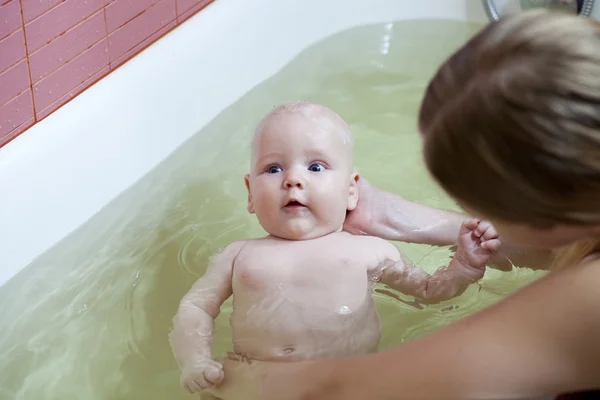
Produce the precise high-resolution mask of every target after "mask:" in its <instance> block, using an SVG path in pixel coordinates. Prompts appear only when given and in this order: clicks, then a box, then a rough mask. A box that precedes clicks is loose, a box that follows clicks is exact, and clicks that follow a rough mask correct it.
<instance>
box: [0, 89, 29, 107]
mask: <svg viewBox="0 0 600 400" xmlns="http://www.w3.org/2000/svg"><path fill="white" fill-rule="evenodd" d="M28 90H31V92H32V95H31V96H32V97H33V90H32V89H31V86H27V88H26V89H25V90H23V91H22V92H20V93H19V94H17V95H15V96H14V97H11V98H10V99H8V100H6V101H5V102H4V103H2V104H0V108H2V107H4V106H5V105H7V104H8V103H10V102H11V101H13V100H14V99H16V98H17V97H19V96H20V95H22V94H23V93H25V92H26V91H28Z"/></svg>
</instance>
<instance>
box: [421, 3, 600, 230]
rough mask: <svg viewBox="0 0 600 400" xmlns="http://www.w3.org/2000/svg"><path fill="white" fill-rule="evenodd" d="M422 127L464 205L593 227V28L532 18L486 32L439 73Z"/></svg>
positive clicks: (577, 21)
mask: <svg viewBox="0 0 600 400" xmlns="http://www.w3.org/2000/svg"><path fill="white" fill-rule="evenodd" d="M419 125H420V130H421V132H422V134H423V135H424V138H425V140H424V154H425V160H426V163H427V166H428V168H429V170H430V172H431V173H432V175H433V176H434V177H435V179H436V180H437V181H438V182H439V184H440V185H441V186H442V187H443V188H444V189H445V190H446V191H447V192H448V193H449V194H450V195H451V196H453V197H454V198H455V199H457V200H458V201H459V202H460V203H462V204H463V205H468V206H469V207H471V208H473V209H474V210H477V211H480V212H481V213H482V214H484V215H485V216H488V217H493V218H497V219H500V220H503V221H507V222H514V223H519V224H526V225H530V226H533V227H538V228H544V227H551V226H553V225H556V224H558V223H563V224H571V225H592V224H599V225H600V24H598V23H596V22H594V21H592V20H590V19H584V18H580V17H575V16H568V15H563V14H559V13H547V12H539V11H535V12H526V13H522V14H519V15H517V16H514V17H510V18H504V19H502V20H501V21H499V22H495V23H492V24H490V25H488V26H487V27H486V28H484V29H483V30H482V31H481V32H480V33H479V34H477V35H476V36H475V37H474V38H472V39H471V40H470V41H469V42H468V43H467V44H466V45H465V46H463V47H462V48H461V49H459V50H458V51H457V52H456V53H455V54H454V55H452V56H451V57H450V58H449V59H448V60H447V61H446V62H445V63H444V64H443V65H442V66H441V68H440V69H439V70H438V71H437V73H436V75H435V77H434V78H433V79H432V81H431V82H430V84H429V86H428V88H427V91H426V94H425V97H424V100H423V103H422V105H421V110H420V115H419Z"/></svg>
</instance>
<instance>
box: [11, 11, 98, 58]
mask: <svg viewBox="0 0 600 400" xmlns="http://www.w3.org/2000/svg"><path fill="white" fill-rule="evenodd" d="M99 12H100V10H98V11H96V12H94V13H93V14H91V15H89V16H87V17H86V18H85V19H82V20H81V21H80V22H78V23H76V24H75V25H73V26H72V27H70V28H68V29H67V30H66V31H64V32H62V33H61V34H60V35H58V36H57V37H55V38H54V39H52V40H50V41H49V42H46V43H44V44H43V45H42V46H41V47H40V48H39V49H36V50H35V51H34V52H33V53H31V54H30V55H32V56H33V55H35V53H37V52H39V51H41V50H42V49H43V48H44V47H46V46H48V45H50V44H52V43H54V42H55V41H57V40H58V39H60V38H61V37H63V36H64V35H66V34H67V33H69V32H71V31H72V30H73V29H75V28H77V27H79V26H80V25H83V24H85V23H86V22H88V21H89V20H90V18H92V17H93V16H94V15H96V14H98V13H99ZM23 30H25V28H24V27H23Z"/></svg>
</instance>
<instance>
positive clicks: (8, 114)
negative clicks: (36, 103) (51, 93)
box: [0, 90, 33, 137]
mask: <svg viewBox="0 0 600 400" xmlns="http://www.w3.org/2000/svg"><path fill="white" fill-rule="evenodd" d="M30 118H33V105H32V103H31V90H27V91H26V92H23V93H21V94H20V95H18V96H17V97H15V98H14V99H12V100H11V101H9V102H8V103H6V104H5V105H3V106H0V137H2V136H4V135H5V134H7V133H8V132H10V131H12V130H13V129H15V128H17V127H18V126H19V125H21V124H22V123H23V122H25V121H27V120H28V119H30Z"/></svg>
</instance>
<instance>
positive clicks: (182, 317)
mask: <svg viewBox="0 0 600 400" xmlns="http://www.w3.org/2000/svg"><path fill="white" fill-rule="evenodd" d="M242 246H243V242H235V243H232V244H230V245H229V246H227V247H226V248H225V249H224V250H223V251H222V252H221V253H219V254H217V255H215V256H214V257H213V258H212V259H211V260H210V263H209V265H208V268H207V271H206V273H205V274H204V276H203V277H202V278H200V279H198V281H196V283H194V285H193V286H192V288H191V289H190V290H189V292H188V293H187V294H186V295H185V296H184V297H183V299H182V300H181V302H180V304H179V309H178V310H177V314H176V315H175V317H174V318H173V330H172V331H171V333H170V335H169V341H170V343H171V348H172V350H173V354H174V356H175V359H176V361H177V364H178V365H179V368H180V369H181V384H182V386H183V387H184V388H185V389H186V390H187V391H188V392H190V393H194V392H198V391H200V390H202V389H206V388H209V387H214V386H216V385H218V384H219V383H221V381H222V380H223V371H222V366H221V364H220V363H218V362H216V361H214V360H212V356H211V346H212V342H213V328H214V325H215V323H214V319H215V318H216V317H217V316H218V315H219V311H220V307H221V305H222V304H223V302H224V301H225V300H227V299H228V298H229V296H231V294H232V286H231V280H232V274H233V263H234V260H235V258H236V257H237V255H238V254H239V252H240V250H241V248H242Z"/></svg>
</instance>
